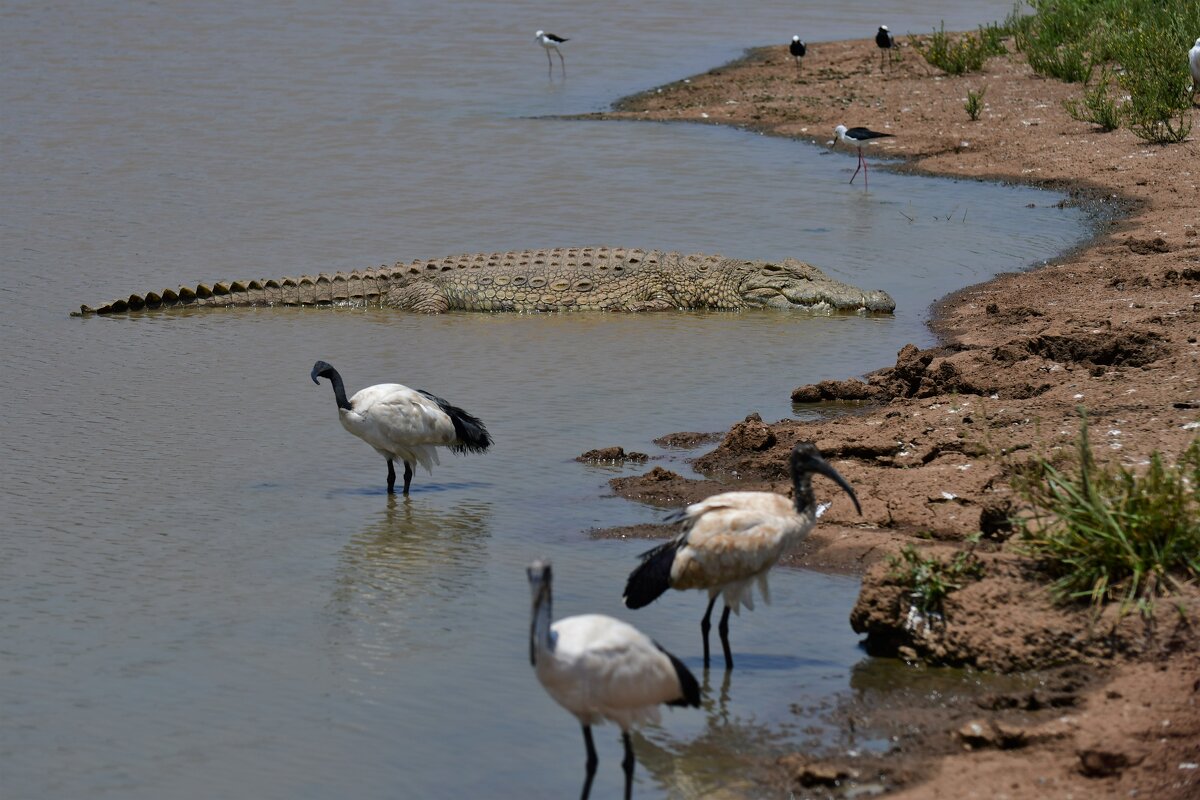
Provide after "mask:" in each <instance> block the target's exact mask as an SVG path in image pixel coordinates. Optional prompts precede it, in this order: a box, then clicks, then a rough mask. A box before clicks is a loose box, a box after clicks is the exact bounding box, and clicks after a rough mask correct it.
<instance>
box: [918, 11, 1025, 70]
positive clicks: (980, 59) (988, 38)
mask: <svg viewBox="0 0 1200 800" xmlns="http://www.w3.org/2000/svg"><path fill="white" fill-rule="evenodd" d="M909 38H910V41H911V42H912V46H913V48H915V49H916V51H917V52H918V53H920V54H921V56H922V57H923V58H924V59H925V60H926V61H927V62H928V63H929V64H930V65H931V66H934V67H937V68H938V69H940V70H942V71H943V72H946V73H948V74H950V75H964V74H966V73H968V72H980V71H982V70H983V64H984V62H985V61H987V60H988V58H990V57H991V56H997V55H1002V54H1003V53H1005V52H1007V51H1006V50H1005V49H1004V29H1003V28H1000V27H999V26H996V25H988V26H986V27H980V29H979V33H978V34H975V33H966V34H963V35H962V36H953V35H951V34H948V33H946V23H944V22H943V23H942V24H941V27H940V28H938V29H937V30H935V31H934V32H933V33H932V34H930V36H929V40H928V41H926V40H924V39H922V38H920V37H917V36H911V37H909Z"/></svg>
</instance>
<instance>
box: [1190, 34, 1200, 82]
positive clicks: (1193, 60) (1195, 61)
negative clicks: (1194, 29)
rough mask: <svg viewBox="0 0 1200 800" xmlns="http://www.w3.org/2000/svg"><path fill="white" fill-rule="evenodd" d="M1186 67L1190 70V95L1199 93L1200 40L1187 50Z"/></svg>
mask: <svg viewBox="0 0 1200 800" xmlns="http://www.w3.org/2000/svg"><path fill="white" fill-rule="evenodd" d="M1188 67H1189V68H1190V69H1191V70H1192V88H1191V92H1192V95H1193V96H1195V94H1196V92H1200V39H1197V40H1196V44H1195V45H1193V46H1192V49H1191V50H1188Z"/></svg>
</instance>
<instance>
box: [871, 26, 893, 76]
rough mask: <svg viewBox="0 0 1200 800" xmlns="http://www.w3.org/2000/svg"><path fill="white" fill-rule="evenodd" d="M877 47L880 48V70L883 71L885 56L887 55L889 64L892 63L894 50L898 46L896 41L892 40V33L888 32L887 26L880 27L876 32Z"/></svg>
mask: <svg viewBox="0 0 1200 800" xmlns="http://www.w3.org/2000/svg"><path fill="white" fill-rule="evenodd" d="M875 46H876V47H878V48H879V68H880V69H883V59H884V56H885V55H886V57H887V61H888V63H889V64H890V63H892V48H893V47H895V46H896V40H895V39H893V38H892V32H891V31H889V30H888V26H887V25H880V26H879V30H878V31H876V33H875Z"/></svg>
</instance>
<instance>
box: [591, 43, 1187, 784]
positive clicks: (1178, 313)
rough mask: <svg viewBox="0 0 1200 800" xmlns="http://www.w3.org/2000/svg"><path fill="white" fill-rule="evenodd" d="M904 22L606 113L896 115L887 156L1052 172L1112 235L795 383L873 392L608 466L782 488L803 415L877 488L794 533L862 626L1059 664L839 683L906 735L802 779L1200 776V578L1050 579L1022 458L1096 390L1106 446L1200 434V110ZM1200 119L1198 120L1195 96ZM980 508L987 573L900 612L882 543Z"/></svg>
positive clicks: (824, 135)
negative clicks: (923, 608)
mask: <svg viewBox="0 0 1200 800" xmlns="http://www.w3.org/2000/svg"><path fill="white" fill-rule="evenodd" d="M904 44H905V46H903V47H901V48H900V53H899V60H898V61H897V62H895V63H894V64H893V65H892V66H891V67H890V68H889V70H888V71H887V72H886V74H885V73H882V72H881V70H880V66H879V56H878V51H877V50H876V48H875V46H874V43H873V42H871V41H869V40H861V41H847V42H821V43H813V44H811V45H810V48H809V54H808V57H807V58H806V59H805V61H804V67H803V71H802V72H801V71H797V69H796V67H795V65H794V63H793V61H792V59H791V57H790V56H788V55H787V52H786V49H785V48H784V47H782V46H781V47H770V48H762V49H758V50H754V51H752V52H750V53H749V54H748V55H747V57H746V58H744V59H742V60H740V61H738V62H735V63H733V64H730V65H726V66H723V67H720V68H717V69H713V70H711V71H709V72H708V73H706V74H703V75H697V76H693V77H691V78H689V79H687V80H683V81H679V82H676V83H673V84H669V85H666V86H663V87H659V88H657V89H654V90H651V91H648V92H645V93H643V94H640V95H637V96H635V97H631V98H628V99H626V100H624V101H622V102H621V103H619V104H618V105H617V106H616V108H615V109H614V110H613V111H612V112H609V113H605V114H601V115H597V116H602V117H605V118H616V119H645V120H657V121H688V122H695V123H705V124H725V125H734V126H739V127H745V128H750V129H755V130H760V131H763V132H765V133H768V134H770V135H776V136H784V137H792V138H796V139H800V140H807V141H811V142H814V143H817V144H822V145H823V144H825V143H826V142H828V141H830V140H831V139H832V131H833V128H834V127H835V126H836V125H838V124H845V125H847V126H848V127H854V126H866V127H870V128H872V129H874V130H879V131H886V132H889V133H893V134H895V136H894V138H888V139H885V140H883V141H882V142H881V143H880V144H878V145H874V146H872V147H871V148H868V152H867V154H866V155H867V157H868V159H870V163H872V164H874V165H875V166H874V167H872V168H873V169H878V168H880V167H881V166H882V165H881V164H877V163H876V160H877V159H878V158H880V157H890V158H895V159H898V160H899V161H898V162H896V163H894V164H893V165H891V166H889V167H888V168H892V169H900V170H909V171H916V172H922V173H928V174H936V175H944V176H953V177H958V178H967V179H980V180H999V181H1010V182H1020V183H1025V184H1030V185H1035V186H1042V187H1048V188H1054V189H1056V190H1058V191H1061V192H1066V193H1067V194H1068V195H1069V196H1070V197H1071V198H1072V201H1071V202H1078V203H1083V204H1086V205H1087V206H1088V207H1089V208H1090V209H1092V210H1093V212H1094V213H1095V216H1096V224H1097V235H1096V237H1095V238H1094V239H1093V240H1092V241H1091V242H1090V243H1089V244H1087V245H1086V246H1084V247H1083V248H1081V249H1080V250H1078V251H1077V252H1073V253H1070V254H1067V255H1065V256H1063V257H1062V258H1060V259H1058V260H1057V261H1055V262H1054V263H1051V264H1048V265H1045V266H1042V267H1039V268H1037V269H1032V270H1031V271H1028V272H1022V273H1017V274H1005V275H1001V276H999V277H997V278H996V279H994V280H991V281H988V282H987V283H984V284H980V285H978V286H973V287H969V288H967V289H964V290H962V291H959V292H956V293H955V294H953V295H951V296H949V297H947V298H945V299H944V300H942V301H941V302H940V303H939V304H938V305H937V307H936V313H935V317H934V320H933V322H932V325H933V328H934V331H935V333H936V334H937V335H938V337H939V345H938V346H937V347H935V348H932V349H928V350H924V351H922V350H919V349H917V348H916V347H915V346H909V347H906V348H904V349H903V350H901V352H900V353H899V354H898V356H897V361H896V364H895V365H882V364H881V365H880V369H879V370H878V371H877V372H874V373H871V374H870V375H867V376H850V375H847V376H844V377H845V379H846V380H844V381H830V382H825V383H822V384H818V385H815V386H800V387H797V389H796V391H795V393H794V394H793V400H795V401H796V402H799V403H816V404H821V403H824V404H827V406H828V407H829V408H831V409H832V410H834V411H835V412H836V411H837V410H838V409H842V410H853V411H854V412H855V413H851V414H843V413H834V414H832V415H830V416H829V417H828V418H827V419H825V420H823V421H820V422H805V423H801V422H797V421H794V420H781V421H778V422H771V421H766V422H764V421H762V420H758V419H748V420H746V421H744V422H742V423H739V424H737V425H735V426H734V427H733V428H731V429H730V430H729V431H728V432H725V433H724V434H723V435H721V436H720V437H719V439H720V444H718V445H717V446H716V448H715V449H711V450H710V449H709V448H710V444H707V443H703V442H702V440H701V444H700V446H698V447H697V448H696V450H695V451H694V452H696V453H697V454H702V455H699V456H698V457H697V458H695V459H694V463H693V466H695V467H696V468H697V469H698V470H699V471H700V472H701V473H702V474H705V475H707V476H709V478H710V479H709V480H705V481H696V480H690V479H686V478H682V477H680V476H678V475H676V474H674V473H673V472H671V471H670V469H669V465H666V466H667V468H665V469H664V467H663V465H657V466H654V465H652V469H651V470H650V471H648V472H647V473H646V475H645V476H640V477H636V478H627V479H621V480H619V481H616V482H614V489H615V490H616V491H617V492H618V493H619V494H622V495H624V496H627V497H630V498H636V499H639V500H642V501H646V502H654V503H662V504H663V505H665V506H676V505H679V504H681V503H684V502H688V501H691V500H694V499H698V498H701V497H704V496H707V495H709V494H712V493H713V492H715V491H717V490H720V489H723V488H725V487H727V486H729V485H737V486H741V487H744V488H747V489H755V488H770V487H773V488H774V489H776V490H777V491H781V492H786V491H787V490H788V481H787V479H786V455H787V453H788V451H789V450H790V447H791V445H792V443H793V442H795V441H797V440H799V439H811V440H814V441H816V442H817V444H818V446H819V447H820V448H821V450H822V451H823V452H824V453H825V454H826V455H827V456H828V457H829V459H830V460H831V462H832V463H833V464H834V465H835V466H836V468H837V469H838V470H839V471H840V472H841V473H842V474H843V475H845V476H846V477H847V478H848V479H849V480H850V482H851V483H852V484H854V485H855V487H856V488H857V490H858V494H859V497H860V499H861V500H862V505H863V517H862V518H858V517H856V516H855V515H854V513H853V509H852V508H851V506H850V504H849V502H848V501H847V500H846V498H844V497H838V498H837V499H835V500H834V504H833V506H832V508H831V509H830V511H829V513H828V514H827V515H826V516H825V517H824V518H823V521H822V524H821V525H820V526H819V527H818V529H817V530H816V531H815V532H814V534H813V535H812V536H811V537H810V539H809V541H808V542H807V543H806V545H805V548H804V549H803V550H802V551H801V552H799V553H796V554H794V555H793V556H792V557H791V559H790V561H791V563H794V564H803V565H806V566H812V567H817V568H824V569H836V570H842V571H845V570H850V571H857V572H862V574H863V581H864V583H863V592H862V595H861V597H860V599H859V603H858V605H857V606H856V608H855V611H854V614H853V615H852V618H853V624H854V626H855V629H856V630H859V631H860V632H864V633H867V634H868V642H869V644H870V646H871V647H872V648H873V649H874V650H875V651H877V652H881V653H885V654H887V653H892V654H899V655H901V656H904V657H906V658H909V659H911V660H913V661H928V662H932V663H943V664H953V665H963V666H970V667H978V668H983V669H989V670H996V671H1004V672H1022V671H1030V670H1039V672H1037V673H1036V674H1037V676H1038V677H1037V681H1038V683H1037V685H1038V686H1040V687H1042V688H1041V696H1040V697H1039V696H1038V694H1037V691H1031V693H1029V694H1027V695H1019V696H1018V695H1014V696H1012V697H999V698H992V699H991V700H990V701H987V702H981V701H980V699H979V698H977V697H976V698H972V697H969V696H965V695H964V696H963V698H960V700H959V701H957V704H955V703H950V704H949V705H948V704H947V702H946V701H945V699H944V698H943V699H941V700H939V701H937V702H935V703H930V702H928V700H927V699H926V700H925V701H922V699H921V698H919V697H909V696H905V697H902V698H897V699H895V700H893V701H891V702H890V703H889V702H887V701H886V700H881V701H880V702H879V703H878V704H871V705H870V706H866V705H860V706H859V707H853V704H851V706H850V707H847V708H844V709H841V711H840V712H839V713H845V714H847V715H848V716H849V717H850V718H853V719H854V720H855V723H856V725H857V726H859V727H860V729H864V730H875V731H877V732H886V731H887V730H889V729H891V727H893V726H895V725H896V724H897V723H896V720H897V718H898V717H903V718H905V719H906V721H907V723H908V725H907V727H906V728H905V730H906V731H907V733H906V734H905V740H904V742H905V744H904V747H902V748H900V749H899V750H898V751H894V752H892V753H889V754H887V755H884V756H875V757H870V758H861V759H847V758H846V757H845V756H840V757H839V756H831V757H830V758H828V759H823V757H822V756H820V755H817V756H814V755H812V754H796V756H795V757H792V758H788V759H784V760H782V761H781V762H780V764H779V765H778V769H779V773H780V782H781V783H785V784H787V788H789V789H791V790H793V791H795V792H796V796H797V797H802V796H812V797H820V796H839V793H840V792H844V791H845V790H846V788H847V787H851V788H852V787H854V786H856V785H858V786H865V785H868V784H870V785H875V784H877V783H878V784H882V785H884V786H886V787H888V788H889V789H890V790H892V792H891V796H894V797H905V798H926V797H988V798H991V797H1010V798H1019V797H1039V798H1042V797H1068V796H1075V797H1080V796H1085V795H1086V796H1089V797H1114V798H1115V797H1129V796H1142V797H1147V796H1153V797H1156V798H1185V797H1196V796H1198V795H1200V769H1197V768H1194V767H1193V766H1189V765H1194V764H1195V763H1197V762H1200V648H1198V646H1197V645H1198V642H1200V640H1198V637H1197V635H1196V631H1197V629H1198V626H1197V623H1198V622H1200V591H1197V590H1196V588H1195V587H1187V588H1186V590H1185V592H1184V593H1183V594H1182V595H1179V596H1176V597H1175V598H1173V599H1171V600H1170V601H1162V602H1160V603H1159V606H1158V608H1159V613H1158V614H1157V616H1156V618H1155V620H1154V621H1153V622H1148V621H1146V620H1143V619H1141V618H1139V617H1138V616H1137V615H1136V614H1129V615H1125V616H1123V617H1122V616H1121V615H1119V614H1117V613H1116V610H1115V609H1108V610H1107V611H1106V612H1105V614H1103V615H1102V616H1101V617H1100V618H1096V617H1095V616H1093V615H1092V614H1091V612H1089V611H1088V610H1087V609H1084V608H1062V607H1060V606H1056V605H1055V604H1054V603H1052V602H1051V600H1050V598H1049V595H1048V593H1047V590H1046V588H1045V583H1044V581H1043V580H1042V579H1041V578H1040V577H1039V576H1038V575H1037V573H1036V570H1034V569H1033V567H1032V565H1031V564H1030V563H1028V561H1027V560H1025V559H1023V558H1022V557H1021V555H1020V553H1019V552H1018V548H1017V547H1015V546H1014V545H1015V544H1016V542H1015V541H1013V540H1010V538H1009V537H1010V536H1011V531H1010V530H1009V529H1007V528H1006V526H1005V524H1004V522H1003V520H1004V518H1005V517H1006V516H1007V514H1008V513H1009V512H1010V511H1011V510H1013V509H1014V508H1018V507H1019V506H1020V501H1019V499H1018V498H1016V497H1015V496H1014V493H1013V491H1012V489H1011V486H1010V483H1009V479H1010V476H1011V475H1012V474H1013V471H1014V470H1015V469H1018V468H1019V467H1020V465H1021V464H1022V463H1023V462H1025V461H1027V460H1028V459H1029V458H1030V457H1031V456H1032V455H1034V454H1042V455H1053V454H1054V453H1055V452H1056V451H1057V450H1058V449H1062V448H1065V449H1068V450H1069V449H1071V448H1073V447H1074V442H1075V440H1076V438H1077V436H1078V432H1079V427H1080V426H1079V423H1080V414H1079V410H1080V409H1081V408H1083V409H1086V412H1087V415H1088V419H1089V421H1090V426H1091V427H1090V434H1091V442H1092V446H1093V449H1094V452H1095V453H1097V456H1098V458H1101V459H1109V460H1112V461H1113V462H1119V463H1122V464H1125V465H1129V466H1137V465H1141V464H1144V463H1145V462H1146V459H1147V458H1148V457H1149V455H1150V454H1151V452H1153V451H1158V452H1160V453H1162V454H1163V456H1164V457H1165V459H1166V460H1167V461H1168V462H1173V461H1174V460H1175V458H1176V457H1177V456H1178V455H1179V454H1180V453H1181V452H1182V451H1183V450H1184V449H1185V448H1186V447H1187V446H1188V444H1189V443H1190V442H1191V441H1192V440H1193V438H1194V437H1195V436H1196V435H1197V430H1196V428H1195V426H1194V423H1195V422H1196V421H1197V420H1200V231H1198V229H1200V144H1198V142H1197V139H1198V137H1197V135H1196V134H1195V133H1193V135H1192V137H1191V138H1190V139H1189V140H1188V141H1186V142H1184V143H1183V144H1176V145H1169V146H1159V145H1152V144H1148V143H1146V142H1144V141H1142V140H1140V139H1138V138H1137V137H1136V136H1134V134H1132V133H1131V132H1129V131H1126V130H1120V131H1114V132H1109V133H1104V132H1100V131H1098V130H1096V129H1094V128H1093V126H1091V125H1089V124H1087V123H1082V122H1077V121H1074V120H1072V119H1071V118H1070V117H1069V115H1068V114H1067V113H1066V111H1065V110H1064V108H1063V105H1062V101H1063V100H1064V99H1066V98H1070V97H1078V96H1079V93H1080V88H1079V87H1078V86H1070V85H1067V84H1063V83H1059V82H1057V81H1053V80H1047V79H1043V78H1040V77H1037V76H1036V75H1034V74H1033V73H1032V71H1031V70H1030V68H1029V67H1028V65H1027V64H1026V63H1025V60H1024V58H1023V57H1021V56H1020V55H1019V54H1018V55H1010V56H1008V57H1001V58H993V59H991V60H990V61H989V62H988V64H987V66H986V67H985V71H984V72H983V73H982V74H976V75H969V76H965V77H949V76H945V75H942V74H940V73H939V72H938V71H937V70H935V69H934V68H932V67H929V66H928V65H926V63H925V62H924V60H923V59H922V58H921V57H920V56H919V54H917V53H916V52H915V51H914V50H913V49H911V48H910V47H908V46H907V42H905V43H904ZM968 91H974V92H980V91H984V92H985V93H984V95H983V102H984V109H983V112H982V114H981V117H980V119H979V120H978V121H971V120H970V119H969V117H968V115H967V113H966V111H965V110H964V102H965V100H966V97H967V93H968ZM1195 123H1196V124H1197V126H1198V127H1197V130H1200V114H1197V115H1196V120H1195ZM838 149H842V148H841V147H840V146H839V148H838ZM853 166H854V157H853V154H850V156H849V157H843V158H842V159H841V160H837V159H834V158H831V159H830V161H829V168H830V169H831V170H841V171H843V172H844V173H845V174H846V175H847V179H849V177H848V176H849V175H850V173H851V171H852V168H853ZM862 180H863V178H862V176H861V175H860V176H859V177H858V178H857V179H856V181H857V182H861V181H862ZM857 182H856V186H857V185H859V184H858V183H857ZM965 211H966V213H971V214H986V213H987V209H986V208H971V209H969V210H965ZM814 407H819V406H814ZM664 433H667V432H665V431H664ZM693 438H695V437H693ZM735 476H736V477H735ZM980 531H982V532H983V539H982V541H981V543H980V544H979V545H978V546H977V547H976V548H975V552H976V553H977V554H978V555H979V557H980V558H981V559H982V560H983V562H984V565H985V576H984V577H983V578H982V579H981V580H978V581H976V582H974V583H971V584H969V585H968V586H966V587H964V588H963V589H962V590H960V591H957V592H955V593H953V594H951V595H950V597H949V599H948V600H947V603H946V618H947V619H946V624H945V625H944V626H943V627H942V628H941V629H939V630H938V631H936V632H934V633H929V634H927V635H923V636H916V635H911V634H903V632H902V628H903V622H902V620H900V619H898V618H897V617H898V614H899V611H898V609H899V603H898V597H899V593H900V589H899V588H898V587H896V586H894V585H892V584H891V583H890V582H889V579H888V577H887V565H886V559H885V556H886V555H887V554H889V553H895V552H897V551H898V550H899V549H900V548H901V547H902V546H904V545H905V544H906V543H913V544H916V545H918V546H920V547H923V548H926V549H930V550H931V551H933V552H942V553H946V554H950V553H954V552H957V551H959V550H961V549H963V548H964V547H968V546H970V545H968V544H967V543H966V538H967V537H968V536H969V535H971V534H974V533H977V532H980ZM668 533H669V531H668V530H666V529H665V528H662V527H660V526H640V527H638V528H635V529H620V530H612V531H605V532H599V533H598V534H597V535H607V536H646V537H655V536H665V535H668ZM1064 664H1066V665H1069V666H1067V667H1063V666H1062V665H1064ZM1047 697H1057V698H1058V700H1057V701H1056V702H1050V701H1048V700H1047V699H1046V698H1047ZM780 701H781V702H787V701H788V699H787V698H780ZM976 734H978V735H976ZM838 774H841V775H842V776H843V777H842V778H841V779H840V780H838V781H837V783H838V785H837V786H833V785H830V784H831V781H832V780H833V779H831V778H830V776H835V777H836V776H837V775H838ZM1135 792H1136V795H1134V793H1135Z"/></svg>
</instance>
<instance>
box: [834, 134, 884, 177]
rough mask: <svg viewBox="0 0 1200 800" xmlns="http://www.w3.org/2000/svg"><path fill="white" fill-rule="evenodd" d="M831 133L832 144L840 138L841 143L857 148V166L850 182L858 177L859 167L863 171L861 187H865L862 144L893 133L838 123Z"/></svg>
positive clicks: (865, 168)
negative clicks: (849, 126) (847, 126)
mask: <svg viewBox="0 0 1200 800" xmlns="http://www.w3.org/2000/svg"><path fill="white" fill-rule="evenodd" d="M833 135H834V141H833V143H834V144H837V143H838V141H839V140H840V141H841V142H842V143H843V144H848V145H851V146H852V147H857V148H858V166H857V167H855V168H854V174H853V175H851V176H850V182H851V183H854V179H855V178H857V177H858V171H859V170H860V169H861V170H862V173H863V188H864V189H866V188H867V186H868V183H867V181H868V178H867V160H866V159H865V158H863V152H862V149H863V145H868V144H871V143H872V142H874V141H875V140H876V139H885V138H888V137H890V136H892V135H893V134H890V133H880V132H879V131H873V130H871V129H870V128H849V129H847V128H846V126H845V125H838V126H837V127H836V128H834V129H833Z"/></svg>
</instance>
